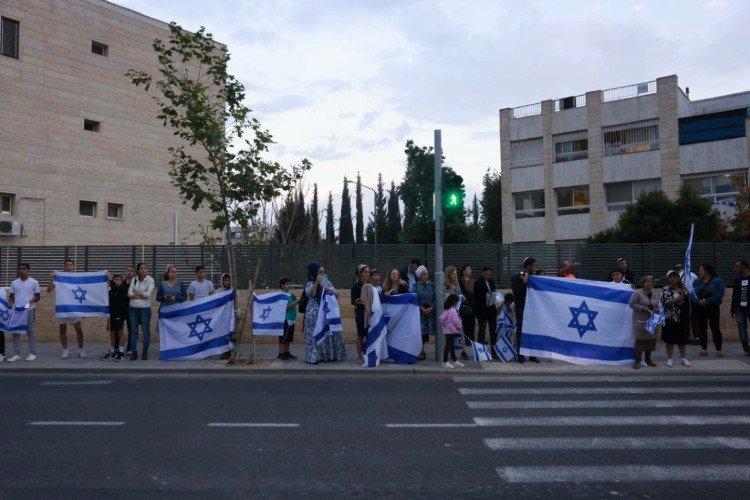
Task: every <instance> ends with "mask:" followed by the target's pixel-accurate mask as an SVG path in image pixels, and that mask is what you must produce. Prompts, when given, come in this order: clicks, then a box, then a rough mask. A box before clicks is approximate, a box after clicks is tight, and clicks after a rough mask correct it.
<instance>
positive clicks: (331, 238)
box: [326, 191, 336, 245]
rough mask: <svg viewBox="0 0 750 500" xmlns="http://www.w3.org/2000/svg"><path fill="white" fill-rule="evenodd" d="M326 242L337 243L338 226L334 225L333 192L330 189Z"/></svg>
mask: <svg viewBox="0 0 750 500" xmlns="http://www.w3.org/2000/svg"><path fill="white" fill-rule="evenodd" d="M326 243H328V244H329V245H333V244H334V243H336V228H335V226H334V225H333V193H331V192H330V191H328V206H327V207H326Z"/></svg>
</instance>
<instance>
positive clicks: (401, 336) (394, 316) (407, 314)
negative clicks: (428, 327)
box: [370, 293, 422, 365]
mask: <svg viewBox="0 0 750 500" xmlns="http://www.w3.org/2000/svg"><path fill="white" fill-rule="evenodd" d="M380 303H381V305H382V307H383V316H384V317H385V321H386V327H387V329H388V334H387V336H386V345H387V347H388V359H390V360H392V361H393V362H394V363H396V364H409V365H410V364H413V363H416V362H417V359H418V358H419V354H420V353H421V352H422V329H421V326H420V323H419V302H417V294H416V293H404V294H401V295H392V296H386V295H383V296H382V297H381V298H380ZM370 321H372V320H370Z"/></svg>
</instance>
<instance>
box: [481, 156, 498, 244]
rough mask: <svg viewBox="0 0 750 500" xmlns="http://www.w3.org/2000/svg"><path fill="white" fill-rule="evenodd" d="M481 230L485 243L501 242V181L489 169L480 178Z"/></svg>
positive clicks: (496, 173) (495, 173) (496, 174)
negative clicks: (482, 187)
mask: <svg viewBox="0 0 750 500" xmlns="http://www.w3.org/2000/svg"><path fill="white" fill-rule="evenodd" d="M482 185H483V186H484V190H483V191H482V201H481V202H480V206H481V209H482V217H481V222H482V229H483V233H484V238H485V240H486V241H491V242H495V243H502V241H503V206H502V194H503V187H502V179H501V177H500V172H493V171H491V170H490V169H489V168H488V169H487V172H485V174H484V177H483V178H482Z"/></svg>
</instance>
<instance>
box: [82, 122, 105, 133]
mask: <svg viewBox="0 0 750 500" xmlns="http://www.w3.org/2000/svg"><path fill="white" fill-rule="evenodd" d="M100 129H101V123H100V122H98V121H96V120H83V130H87V131H89V132H99V130H100Z"/></svg>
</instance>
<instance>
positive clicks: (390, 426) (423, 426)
mask: <svg viewBox="0 0 750 500" xmlns="http://www.w3.org/2000/svg"><path fill="white" fill-rule="evenodd" d="M476 426H477V424H466V423H459V424H430V423H420V424H385V427H386V428H387V429H452V428H464V427H476Z"/></svg>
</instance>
